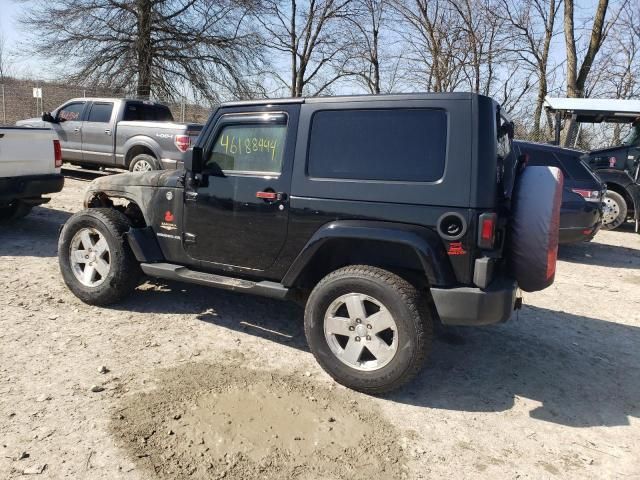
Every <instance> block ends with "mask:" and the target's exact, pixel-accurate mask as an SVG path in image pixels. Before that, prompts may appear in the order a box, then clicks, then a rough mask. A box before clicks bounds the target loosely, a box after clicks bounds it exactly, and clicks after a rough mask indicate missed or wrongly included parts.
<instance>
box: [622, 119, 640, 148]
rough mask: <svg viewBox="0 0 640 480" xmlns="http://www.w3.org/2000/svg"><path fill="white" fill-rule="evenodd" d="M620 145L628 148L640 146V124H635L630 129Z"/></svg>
mask: <svg viewBox="0 0 640 480" xmlns="http://www.w3.org/2000/svg"><path fill="white" fill-rule="evenodd" d="M622 144H623V145H626V146H628V147H631V146H634V145H638V144H640V123H635V124H634V125H633V126H632V127H631V131H630V132H629V134H628V135H627V136H626V137H625V139H624V140H623V141H622Z"/></svg>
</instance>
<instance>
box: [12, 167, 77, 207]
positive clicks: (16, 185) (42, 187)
mask: <svg viewBox="0 0 640 480" xmlns="http://www.w3.org/2000/svg"><path fill="white" fill-rule="evenodd" d="M63 185H64V177H63V176H62V175H61V174H59V173H52V174H48V175H26V176H22V177H5V178H0V201H1V202H11V201H13V200H18V199H20V200H22V199H38V198H40V197H41V196H42V195H44V194H46V193H55V192H59V191H60V190H62V187H63Z"/></svg>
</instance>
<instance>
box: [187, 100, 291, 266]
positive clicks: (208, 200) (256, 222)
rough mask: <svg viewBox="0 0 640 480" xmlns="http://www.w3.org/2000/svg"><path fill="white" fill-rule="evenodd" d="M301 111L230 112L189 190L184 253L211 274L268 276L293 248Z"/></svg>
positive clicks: (205, 149) (217, 125)
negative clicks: (290, 229)
mask: <svg viewBox="0 0 640 480" xmlns="http://www.w3.org/2000/svg"><path fill="white" fill-rule="evenodd" d="M298 110H299V105H277V106H265V107H256V108H253V109H247V108H246V107H244V108H238V109H235V110H234V109H232V108H227V109H224V111H223V112H222V113H221V114H219V115H218V118H217V119H216V120H215V124H214V127H213V129H212V130H211V131H212V134H211V135H208V137H207V138H208V140H207V141H206V143H205V145H204V146H203V159H204V169H203V171H202V174H201V178H199V179H198V180H196V181H195V182H194V183H193V185H190V186H188V187H187V188H186V190H185V217H184V218H185V220H184V221H185V223H184V231H185V236H184V246H185V250H186V252H187V254H188V255H189V256H191V257H192V258H194V259H197V260H199V261H200V262H201V265H202V267H203V268H204V269H205V270H219V269H222V270H231V271H238V270H241V271H244V272H245V273H248V274H251V273H252V272H255V273H256V274H258V272H263V271H265V270H268V269H269V267H270V266H271V265H273V263H274V262H275V260H276V258H277V257H278V254H279V252H280V250H281V248H282V246H283V245H284V243H285V240H286V236H287V223H288V218H289V212H288V206H289V191H290V186H291V170H292V162H293V152H294V147H295V132H296V129H297V122H298Z"/></svg>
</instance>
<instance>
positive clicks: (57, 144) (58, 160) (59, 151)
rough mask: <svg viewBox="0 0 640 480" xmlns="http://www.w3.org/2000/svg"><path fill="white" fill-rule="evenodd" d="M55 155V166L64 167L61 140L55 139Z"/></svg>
mask: <svg viewBox="0 0 640 480" xmlns="http://www.w3.org/2000/svg"><path fill="white" fill-rule="evenodd" d="M53 157H54V165H55V168H60V167H62V147H60V140H54V141H53Z"/></svg>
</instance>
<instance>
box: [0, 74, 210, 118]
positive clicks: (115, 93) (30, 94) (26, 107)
mask: <svg viewBox="0 0 640 480" xmlns="http://www.w3.org/2000/svg"><path fill="white" fill-rule="evenodd" d="M34 89H39V91H38V93H40V94H41V97H39V98H36V97H35V95H34V94H35V92H34ZM85 97H108V98H135V95H131V94H130V92H126V91H119V90H113V89H100V88H84V87H79V86H73V85H66V84H61V83H43V82H36V81H30V80H17V79H5V80H4V82H0V125H14V124H15V122H17V121H18V120H24V119H26V118H33V117H40V116H41V115H42V113H43V112H50V111H51V110H54V109H55V108H56V107H58V106H60V105H62V104H63V103H64V102H66V101H67V100H70V99H72V98H85ZM153 100H155V101H158V102H162V103H164V104H166V105H168V106H169V108H170V109H171V112H172V113H173V118H174V119H175V120H176V121H177V122H189V123H204V122H205V121H206V120H207V118H208V117H209V113H210V112H211V107H209V106H203V105H198V104H196V103H194V102H190V101H188V100H187V99H186V98H182V99H178V100H175V99H163V98H153Z"/></svg>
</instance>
